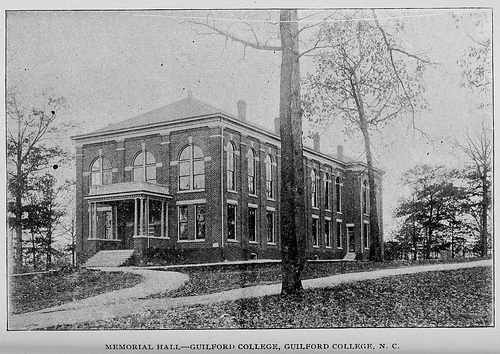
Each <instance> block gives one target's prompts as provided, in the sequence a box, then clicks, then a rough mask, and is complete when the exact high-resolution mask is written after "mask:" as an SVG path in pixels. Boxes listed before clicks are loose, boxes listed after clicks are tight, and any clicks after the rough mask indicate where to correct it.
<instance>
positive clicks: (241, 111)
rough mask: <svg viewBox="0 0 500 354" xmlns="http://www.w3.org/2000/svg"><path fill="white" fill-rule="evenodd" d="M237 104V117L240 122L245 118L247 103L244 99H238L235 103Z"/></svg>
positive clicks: (244, 120)
mask: <svg viewBox="0 0 500 354" xmlns="http://www.w3.org/2000/svg"><path fill="white" fill-rule="evenodd" d="M236 105H237V106H238V119H239V120H241V121H242V122H246V120H247V103H246V102H245V101H238V102H237V103H236Z"/></svg>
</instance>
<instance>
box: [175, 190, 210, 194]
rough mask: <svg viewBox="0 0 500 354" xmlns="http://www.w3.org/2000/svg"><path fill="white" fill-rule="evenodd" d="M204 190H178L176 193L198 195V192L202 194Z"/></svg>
mask: <svg viewBox="0 0 500 354" xmlns="http://www.w3.org/2000/svg"><path fill="white" fill-rule="evenodd" d="M204 191H205V189H191V190H188V191H180V190H178V191H177V193H178V194H184V193H200V192H204Z"/></svg>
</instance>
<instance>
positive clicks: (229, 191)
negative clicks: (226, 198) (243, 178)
mask: <svg viewBox="0 0 500 354" xmlns="http://www.w3.org/2000/svg"><path fill="white" fill-rule="evenodd" d="M226 191H227V192H228V193H233V194H238V191H235V190H233V189H226Z"/></svg>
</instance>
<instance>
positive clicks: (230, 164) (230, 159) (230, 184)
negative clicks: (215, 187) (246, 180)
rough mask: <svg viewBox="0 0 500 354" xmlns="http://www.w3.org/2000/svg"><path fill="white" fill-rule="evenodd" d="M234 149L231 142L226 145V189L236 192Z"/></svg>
mask: <svg viewBox="0 0 500 354" xmlns="http://www.w3.org/2000/svg"><path fill="white" fill-rule="evenodd" d="M235 164H236V149H235V148H234V144H233V142H232V141H229V142H228V143H227V189H229V190H231V191H235V190H236V175H235V170H236V168H235Z"/></svg>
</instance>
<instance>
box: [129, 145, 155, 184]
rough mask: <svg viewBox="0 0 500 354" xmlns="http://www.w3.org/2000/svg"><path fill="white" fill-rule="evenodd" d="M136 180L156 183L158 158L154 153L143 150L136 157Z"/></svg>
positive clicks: (134, 167) (134, 168) (134, 171)
mask: <svg viewBox="0 0 500 354" xmlns="http://www.w3.org/2000/svg"><path fill="white" fill-rule="evenodd" d="M133 173H134V182H150V183H156V159H155V157H154V156H153V154H152V153H150V152H149V151H146V150H143V151H142V152H140V153H139V154H138V155H137V156H136V157H135V159H134V166H133Z"/></svg>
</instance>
